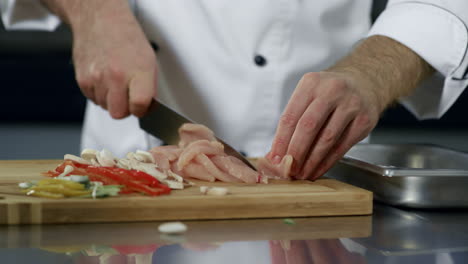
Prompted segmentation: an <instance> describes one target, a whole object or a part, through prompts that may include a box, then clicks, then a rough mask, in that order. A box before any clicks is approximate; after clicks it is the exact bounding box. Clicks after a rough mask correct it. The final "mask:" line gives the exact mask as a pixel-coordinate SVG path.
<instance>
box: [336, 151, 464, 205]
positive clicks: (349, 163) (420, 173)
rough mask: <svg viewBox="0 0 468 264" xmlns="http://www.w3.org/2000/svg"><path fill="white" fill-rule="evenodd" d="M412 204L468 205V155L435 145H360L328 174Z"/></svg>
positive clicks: (388, 199) (376, 195) (390, 199)
mask: <svg viewBox="0 0 468 264" xmlns="http://www.w3.org/2000/svg"><path fill="white" fill-rule="evenodd" d="M327 177H330V178H335V179H338V180H341V181H344V182H347V183H350V184H353V185H356V186H359V187H361V188H364V189H367V190H369V191H372V192H373V193H374V198H375V199H376V200H379V201H382V202H385V203H389V204H392V205H398V206H405V207H412V208H446V207H468V153H464V152H459V151H455V150H451V149H447V148H443V147H438V146H434V145H420V144H400V145H386V144H358V145H356V146H354V147H353V148H352V149H351V150H350V151H349V152H348V153H346V156H345V157H344V158H342V159H341V160H340V161H339V162H338V163H337V164H336V165H335V166H334V167H333V168H332V169H331V170H330V171H329V172H328V173H327Z"/></svg>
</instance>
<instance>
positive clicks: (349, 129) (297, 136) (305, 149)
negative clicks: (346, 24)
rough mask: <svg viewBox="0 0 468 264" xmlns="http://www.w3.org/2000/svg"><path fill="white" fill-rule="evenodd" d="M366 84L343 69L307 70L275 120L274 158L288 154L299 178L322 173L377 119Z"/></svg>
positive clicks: (373, 96) (376, 101)
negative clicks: (338, 71) (276, 124)
mask: <svg viewBox="0 0 468 264" xmlns="http://www.w3.org/2000/svg"><path fill="white" fill-rule="evenodd" d="M364 85H371V84H370V83H369V84H365V83H363V82H358V81H357V80H355V79H353V76H352V75H351V74H346V73H335V72H314V73H308V74H305V75H304V76H303V77H302V79H301V80H300V82H299V84H298V85H297V87H296V89H295V91H294V93H293V95H292V97H291V98H290V100H289V103H288V104H287V106H286V109H285V110H284V112H283V115H282V116H281V119H280V122H279V124H278V129H277V132H276V137H275V140H274V142H273V148H272V152H271V153H273V156H272V158H273V160H275V158H274V156H276V155H277V156H279V157H282V156H284V155H285V154H290V155H292V156H293V158H294V165H293V168H292V174H293V175H295V177H296V178H298V179H306V178H309V179H316V178H318V177H320V176H321V175H322V174H323V173H325V172H326V171H327V170H328V169H329V168H330V167H331V166H332V165H333V164H334V163H335V161H336V160H338V159H339V158H340V157H341V156H343V155H344V154H345V153H346V151H348V149H349V148H351V146H353V145H354V144H355V143H356V142H359V141H360V140H362V139H364V138H365V137H366V136H367V135H368V134H369V132H370V131H371V130H372V129H373V128H374V127H375V125H376V124H377V121H378V119H379V114H380V112H381V110H382V109H381V108H380V106H379V105H380V102H379V98H378V97H377V94H375V93H374V92H372V90H371V89H366V88H365V87H363V86H364ZM276 159H279V158H276Z"/></svg>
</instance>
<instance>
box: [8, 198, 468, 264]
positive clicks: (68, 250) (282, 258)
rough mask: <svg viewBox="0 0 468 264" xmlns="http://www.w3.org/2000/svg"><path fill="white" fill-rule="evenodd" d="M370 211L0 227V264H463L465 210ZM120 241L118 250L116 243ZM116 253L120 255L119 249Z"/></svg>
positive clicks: (467, 228)
mask: <svg viewBox="0 0 468 264" xmlns="http://www.w3.org/2000/svg"><path fill="white" fill-rule="evenodd" d="M374 207H375V208H374V214H373V215H372V216H353V217H351V216H350V217H315V218H295V219H294V221H295V224H292V225H291V224H287V223H285V221H284V219H252V220H223V221H187V222H185V223H186V224H187V226H188V227H189V231H188V232H187V233H186V234H184V235H182V236H167V235H161V234H160V233H159V232H158V231H157V227H158V225H159V223H151V222H150V223H148V222H145V223H115V224H81V225H43V226H40V225H30V226H2V227H0V238H1V239H0V263H15V264H20V263H35V264H37V263H50V264H55V263H106V264H107V263H112V264H113V263H134V264H150V263H274V264H279V263H466V262H467V260H468V225H466V223H468V211H466V210H465V211H463V210H445V211H440V210H439V211H428V210H426V211H417V210H408V209H401V208H395V207H390V206H387V205H383V204H380V203H375V204H374ZM123 245H124V247H122V246H123ZM119 252H120V253H119Z"/></svg>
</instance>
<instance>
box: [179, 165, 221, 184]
mask: <svg viewBox="0 0 468 264" xmlns="http://www.w3.org/2000/svg"><path fill="white" fill-rule="evenodd" d="M182 174H183V175H184V177H189V178H194V179H199V180H202V181H209V182H214V181H215V180H216V179H215V177H214V176H213V175H211V173H210V172H209V171H208V170H207V169H206V168H205V167H204V166H203V165H200V164H198V163H197V162H191V163H190V164H188V165H187V166H185V167H184V169H183V170H182Z"/></svg>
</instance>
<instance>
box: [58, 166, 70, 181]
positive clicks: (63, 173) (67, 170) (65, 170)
mask: <svg viewBox="0 0 468 264" xmlns="http://www.w3.org/2000/svg"><path fill="white" fill-rule="evenodd" d="M73 170H74V168H73V166H70V165H67V166H65V168H64V169H63V172H62V173H60V175H59V176H57V178H62V177H65V176H67V174H68V173H70V172H72V171H73Z"/></svg>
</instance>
